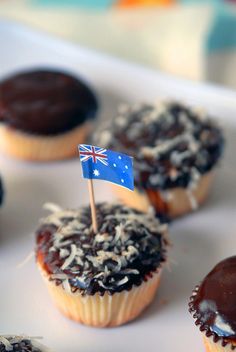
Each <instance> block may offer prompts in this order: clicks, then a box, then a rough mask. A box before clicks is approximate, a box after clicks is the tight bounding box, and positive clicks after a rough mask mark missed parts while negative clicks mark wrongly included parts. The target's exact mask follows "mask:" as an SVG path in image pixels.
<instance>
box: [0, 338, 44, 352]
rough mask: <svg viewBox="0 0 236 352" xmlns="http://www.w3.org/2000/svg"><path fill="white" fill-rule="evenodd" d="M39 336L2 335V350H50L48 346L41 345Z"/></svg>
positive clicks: (40, 351) (0, 341) (0, 346)
mask: <svg viewBox="0 0 236 352" xmlns="http://www.w3.org/2000/svg"><path fill="white" fill-rule="evenodd" d="M38 339H40V338H39V337H29V336H25V335H1V336H0V351H1V352H9V351H13V352H23V351H24V352H50V350H49V349H48V348H46V347H45V346H43V345H41V344H40V343H39V342H38V341H37V340H38Z"/></svg>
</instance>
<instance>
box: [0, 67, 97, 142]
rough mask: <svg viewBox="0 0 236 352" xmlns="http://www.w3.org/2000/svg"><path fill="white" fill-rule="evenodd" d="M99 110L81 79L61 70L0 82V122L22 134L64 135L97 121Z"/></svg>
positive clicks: (22, 75) (91, 93) (30, 74)
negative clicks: (91, 120) (96, 115)
mask: <svg viewBox="0 0 236 352" xmlns="http://www.w3.org/2000/svg"><path fill="white" fill-rule="evenodd" d="M97 108H98V103H97V99H96V97H95V95H94V94H93V92H92V90H91V89H90V88H89V87H88V86H87V85H86V84H85V83H84V82H83V81H82V80H79V79H78V78H76V77H73V76H72V75H70V74H68V73H65V72H61V71H58V70H51V69H44V68H43V69H34V70H32V71H28V72H27V71H26V72H20V73H17V74H15V75H13V76H11V77H9V78H7V79H5V80H3V81H2V82H1V83H0V122H2V123H5V124H7V125H8V126H10V127H11V128H16V129H19V130H21V131H23V132H29V133H33V134H38V135H55V134H58V133H63V132H66V131H69V130H71V129H73V128H75V127H77V126H79V125H80V124H82V123H83V122H84V121H85V120H87V119H90V118H94V116H95V114H96V112H97Z"/></svg>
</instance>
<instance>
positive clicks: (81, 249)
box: [36, 203, 167, 295]
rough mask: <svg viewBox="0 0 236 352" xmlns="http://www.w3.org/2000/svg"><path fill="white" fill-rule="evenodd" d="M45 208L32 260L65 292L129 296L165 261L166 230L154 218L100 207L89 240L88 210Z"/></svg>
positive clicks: (89, 215) (122, 208)
mask: <svg viewBox="0 0 236 352" xmlns="http://www.w3.org/2000/svg"><path fill="white" fill-rule="evenodd" d="M47 208H48V209H50V210H51V211H52V214H51V215H49V216H48V217H46V218H44V219H42V221H41V226H40V228H39V230H38V231H37V247H36V257H37V260H39V261H40V262H41V263H43V267H44V269H45V270H46V272H47V273H48V274H49V278H50V280H52V281H54V282H55V283H56V284H57V285H60V284H61V285H62V286H63V288H64V289H65V290H67V291H69V292H76V291H78V290H79V291H80V292H81V294H84V295H85V294H88V295H93V294H95V293H96V292H98V293H99V294H100V295H103V294H104V293H105V292H108V293H109V294H113V293H115V292H120V291H123V290H130V289H131V288H132V287H133V285H135V286H139V285H140V284H141V283H142V282H143V281H146V280H147V278H148V277H152V275H153V273H154V272H156V271H158V269H159V268H160V267H161V265H162V262H163V261H164V260H165V254H166V249H165V248H166V244H167V241H166V238H165V236H164V235H165V234H166V231H167V226H166V225H165V224H160V222H159V220H158V219H157V218H155V217H154V216H153V215H150V214H142V213H140V212H138V211H135V210H131V209H130V208H128V207H125V206H121V205H118V204H113V205H111V204H108V203H100V204H97V206H96V208H97V221H98V229H99V231H98V233H97V234H94V233H93V230H92V225H91V214H90V208H89V207H81V208H79V209H77V210H62V209H61V208H59V207H58V206H55V205H52V204H49V206H47Z"/></svg>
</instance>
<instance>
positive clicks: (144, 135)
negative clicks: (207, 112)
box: [94, 101, 224, 191]
mask: <svg viewBox="0 0 236 352" xmlns="http://www.w3.org/2000/svg"><path fill="white" fill-rule="evenodd" d="M94 143H95V144H97V145H99V146H101V147H104V148H110V149H114V150H118V151H120V152H123V153H128V154H129V155H131V156H133V157H134V178H135V186H136V187H137V188H138V189H139V190H140V191H143V190H149V191H150V190H155V191H157V190H166V189H167V190H168V189H171V188H176V187H181V188H188V187H190V188H191V186H192V185H193V184H194V183H196V182H197V180H198V179H199V178H200V176H201V175H204V174H206V173H207V172H209V171H211V170H212V169H213V168H214V166H215V165H216V164H217V162H218V161H219V159H220V157H221V155H222V152H223V147H224V138H223V134H222V131H221V129H220V128H219V127H218V126H217V124H216V123H215V121H214V120H213V119H211V118H209V117H208V116H202V114H201V113H200V112H198V111H195V110H194V109H192V108H190V107H187V106H185V105H184V104H181V103H178V102H175V101H174V102H171V101H170V102H169V101H168V102H161V103H160V104H159V105H158V104H157V105H156V106H155V105H150V104H139V105H137V104H136V105H134V106H127V107H121V109H120V111H119V113H118V114H117V116H116V117H115V119H114V120H113V121H111V123H110V124H109V126H108V127H107V128H104V126H103V128H102V129H101V130H100V131H98V132H97V133H96V134H95V135H94Z"/></svg>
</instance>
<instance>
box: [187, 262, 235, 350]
mask: <svg viewBox="0 0 236 352" xmlns="http://www.w3.org/2000/svg"><path fill="white" fill-rule="evenodd" d="M235 302H236V256H233V257H230V258H228V259H225V260H223V261H222V262H220V263H219V264H217V265H216V266H215V267H214V269H213V270H212V271H211V272H210V273H209V274H208V275H207V276H206V278H205V279H204V280H203V282H202V283H201V284H200V285H199V286H198V287H196V289H195V291H194V292H193V295H192V297H191V299H190V303H189V307H190V312H191V313H192V314H193V317H194V318H195V319H196V321H195V323H196V325H199V328H200V330H201V331H203V332H205V333H206V336H208V337H211V336H212V337H213V339H214V341H215V342H218V341H219V340H220V341H221V343H222V345H223V346H226V345H227V344H228V343H231V347H232V349H235V348H236V304H235Z"/></svg>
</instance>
